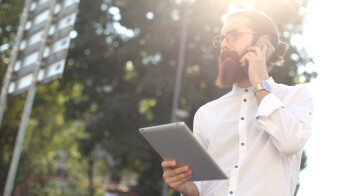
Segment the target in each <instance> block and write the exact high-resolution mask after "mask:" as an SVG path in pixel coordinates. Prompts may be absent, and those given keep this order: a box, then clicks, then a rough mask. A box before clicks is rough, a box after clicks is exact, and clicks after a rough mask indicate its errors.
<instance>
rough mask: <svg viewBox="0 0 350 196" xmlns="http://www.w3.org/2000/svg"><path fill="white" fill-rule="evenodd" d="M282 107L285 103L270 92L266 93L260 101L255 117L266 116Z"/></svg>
mask: <svg viewBox="0 0 350 196" xmlns="http://www.w3.org/2000/svg"><path fill="white" fill-rule="evenodd" d="M284 107H285V105H284V104H283V103H282V102H281V101H280V100H279V99H278V98H277V97H276V96H275V95H274V94H272V93H270V94H268V95H266V96H265V97H264V98H263V99H262V101H261V102H260V105H259V107H258V111H257V112H256V118H259V117H268V116H270V115H271V114H272V113H273V112H274V111H275V110H277V109H279V108H284Z"/></svg>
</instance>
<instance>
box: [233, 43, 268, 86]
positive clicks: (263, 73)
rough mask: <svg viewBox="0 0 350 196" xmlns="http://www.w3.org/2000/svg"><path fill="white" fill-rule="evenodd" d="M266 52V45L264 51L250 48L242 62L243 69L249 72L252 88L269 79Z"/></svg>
mask: <svg viewBox="0 0 350 196" xmlns="http://www.w3.org/2000/svg"><path fill="white" fill-rule="evenodd" d="M266 50H267V46H266V45H265V46H264V47H262V49H260V48H259V47H256V46H252V47H249V48H247V51H248V52H247V53H246V54H245V55H243V57H242V58H241V60H240V64H241V66H242V67H243V69H244V70H247V71H248V76H249V81H250V84H251V85H252V86H256V85H257V84H259V83H260V82H261V81H263V80H267V79H268V78H269V74H268V71H267V66H266V61H265V55H266Z"/></svg>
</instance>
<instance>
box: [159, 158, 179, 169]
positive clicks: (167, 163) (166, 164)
mask: <svg viewBox="0 0 350 196" xmlns="http://www.w3.org/2000/svg"><path fill="white" fill-rule="evenodd" d="M175 166H176V161H174V160H165V161H163V162H162V167H163V169H169V168H174V167H175Z"/></svg>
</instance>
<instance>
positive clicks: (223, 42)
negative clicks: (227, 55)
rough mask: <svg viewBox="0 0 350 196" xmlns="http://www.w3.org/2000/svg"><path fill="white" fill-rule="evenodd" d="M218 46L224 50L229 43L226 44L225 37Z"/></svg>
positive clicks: (227, 47)
mask: <svg viewBox="0 0 350 196" xmlns="http://www.w3.org/2000/svg"><path fill="white" fill-rule="evenodd" d="M220 47H221V50H223V51H225V50H228V49H229V45H228V43H227V40H226V39H224V40H223V41H222V42H221V45H220Z"/></svg>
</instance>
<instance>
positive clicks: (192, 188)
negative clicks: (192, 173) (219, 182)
mask: <svg viewBox="0 0 350 196" xmlns="http://www.w3.org/2000/svg"><path fill="white" fill-rule="evenodd" d="M187 183H188V185H187V187H186V190H185V191H184V192H182V195H183V196H199V192H198V189H197V186H196V185H195V184H194V183H193V182H187Z"/></svg>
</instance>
